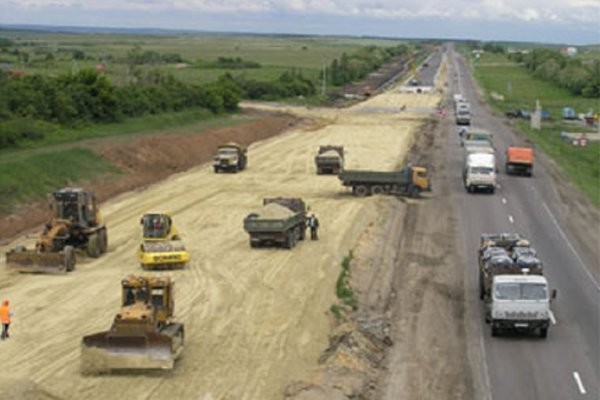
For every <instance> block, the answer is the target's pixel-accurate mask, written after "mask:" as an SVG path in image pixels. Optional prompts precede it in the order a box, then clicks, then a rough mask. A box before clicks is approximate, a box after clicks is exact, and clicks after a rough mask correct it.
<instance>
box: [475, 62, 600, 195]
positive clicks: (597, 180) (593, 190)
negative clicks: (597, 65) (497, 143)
mask: <svg viewBox="0 0 600 400" xmlns="http://www.w3.org/2000/svg"><path fill="white" fill-rule="evenodd" d="M492 56H493V60H494V61H495V62H494V63H490V62H488V61H490V59H491V57H490V55H487V54H484V55H483V56H482V57H481V60H480V62H479V63H473V64H472V65H473V68H474V74H475V78H476V79H477V81H478V82H479V85H480V86H481V87H482V88H483V89H484V91H485V97H486V100H487V102H488V103H489V104H491V105H492V107H493V108H495V109H496V110H497V111H498V112H499V113H504V112H505V111H507V110H510V109H516V108H523V109H527V110H533V109H534V108H535V102H536V100H538V99H539V101H540V103H541V105H542V108H543V109H544V110H546V111H548V112H550V115H551V116H552V118H553V120H552V121H550V122H546V121H544V122H543V123H542V129H541V130H540V131H534V130H532V129H531V128H530V126H529V124H528V123H527V122H519V123H517V125H516V126H517V128H518V129H519V130H520V131H521V132H523V133H524V134H525V135H527V136H528V137H529V138H530V139H531V140H532V141H533V142H534V143H535V144H536V146H538V147H539V148H541V149H542V150H543V151H544V152H545V153H546V154H548V155H549V156H550V157H552V159H553V160H554V161H555V162H556V163H557V165H558V166H559V168H560V169H561V171H562V172H563V173H564V174H565V175H566V176H567V177H568V178H569V179H570V180H571V181H573V182H574V183H575V184H576V185H577V187H579V188H580V189H581V190H582V192H584V193H585V194H586V195H587V196H588V197H589V198H590V200H591V201H592V202H593V203H594V204H595V205H596V206H600V143H598V142H590V143H589V144H588V146H587V147H585V148H579V147H574V146H572V145H571V144H570V143H569V142H566V141H563V140H562V139H561V138H560V132H561V131H575V132H582V131H586V127H584V126H583V125H577V126H573V125H569V124H567V123H565V122H563V121H562V108H563V107H573V108H574V109H575V111H576V112H577V113H585V112H587V111H588V109H593V110H594V111H598V108H599V106H600V104H599V102H598V99H587V98H583V97H580V96H574V95H572V94H571V93H570V92H569V91H567V90H565V89H562V88H560V87H558V86H556V85H554V84H553V83H551V82H547V81H542V80H539V79H536V78H534V77H533V76H532V74H531V73H530V71H528V70H527V69H526V68H525V67H523V66H520V65H518V64H516V63H513V62H511V61H510V60H508V58H506V56H503V55H492ZM498 62H502V65H497V63H498ZM486 64H490V65H486ZM509 82H510V84H509ZM509 88H510V90H509ZM492 91H494V92H496V93H499V94H502V95H504V101H497V100H494V99H492V98H491V97H490V93H491V92H492Z"/></svg>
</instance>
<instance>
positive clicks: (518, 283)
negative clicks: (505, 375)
mask: <svg viewBox="0 0 600 400" xmlns="http://www.w3.org/2000/svg"><path fill="white" fill-rule="evenodd" d="M555 298H556V290H552V293H551V294H550V293H549V289H548V282H547V280H546V278H545V277H543V276H541V275H497V276H495V277H494V279H493V283H492V290H491V296H489V297H488V298H487V299H486V317H485V320H486V322H487V323H489V324H490V325H491V331H492V336H498V335H499V334H500V333H501V332H502V331H503V330H513V331H515V330H516V331H518V332H538V333H539V336H540V337H542V338H546V337H547V336H548V327H549V326H550V320H551V313H552V311H551V310H550V301H551V300H553V299H555Z"/></svg>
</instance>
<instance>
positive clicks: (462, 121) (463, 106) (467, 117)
mask: <svg viewBox="0 0 600 400" xmlns="http://www.w3.org/2000/svg"><path fill="white" fill-rule="evenodd" d="M456 125H471V106H470V105H469V103H466V102H461V103H458V107H457V108H456Z"/></svg>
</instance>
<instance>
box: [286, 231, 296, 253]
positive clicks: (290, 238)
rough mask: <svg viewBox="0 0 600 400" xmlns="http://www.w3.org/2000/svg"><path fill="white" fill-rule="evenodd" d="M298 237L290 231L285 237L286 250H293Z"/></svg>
mask: <svg viewBox="0 0 600 400" xmlns="http://www.w3.org/2000/svg"><path fill="white" fill-rule="evenodd" d="M295 238H296V235H294V232H293V231H288V232H287V234H286V236H285V248H286V249H293V248H294V245H295V244H296V243H295V240H294V239H295Z"/></svg>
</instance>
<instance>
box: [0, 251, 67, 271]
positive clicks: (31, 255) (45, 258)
mask: <svg viewBox="0 0 600 400" xmlns="http://www.w3.org/2000/svg"><path fill="white" fill-rule="evenodd" d="M66 257H67V255H66V254H65V253H64V252H62V251H61V252H56V253H51V252H38V251H35V250H11V251H9V252H8V253H6V266H7V267H8V268H9V269H13V270H16V271H19V272H43V273H55V272H66V271H67V260H66Z"/></svg>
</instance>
